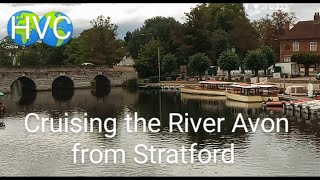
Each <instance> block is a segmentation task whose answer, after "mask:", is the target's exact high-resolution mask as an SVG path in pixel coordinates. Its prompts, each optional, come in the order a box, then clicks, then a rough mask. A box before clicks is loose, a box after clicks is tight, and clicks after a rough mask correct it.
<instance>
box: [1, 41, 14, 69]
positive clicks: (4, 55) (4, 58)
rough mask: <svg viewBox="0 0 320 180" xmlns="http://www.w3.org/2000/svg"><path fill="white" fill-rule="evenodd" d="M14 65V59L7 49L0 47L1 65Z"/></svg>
mask: <svg viewBox="0 0 320 180" xmlns="http://www.w3.org/2000/svg"><path fill="white" fill-rule="evenodd" d="M11 64H12V58H11V57H10V56H9V55H8V52H7V51H6V49H5V48H3V47H2V46H0V65H4V66H10V65H11Z"/></svg>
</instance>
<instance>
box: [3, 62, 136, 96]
mask: <svg viewBox="0 0 320 180" xmlns="http://www.w3.org/2000/svg"><path fill="white" fill-rule="evenodd" d="M133 78H137V73H136V72H135V71H134V69H133V68H132V67H126V66H114V67H113V68H109V67H108V66H5V67H0V91H2V92H7V93H8V92H11V89H12V85H13V84H15V83H19V84H21V85H22V87H24V88H26V87H27V88H28V89H32V90H36V91H43V90H52V88H53V87H55V86H56V87H62V88H74V89H79V88H90V87H92V84H96V85H97V84H99V83H100V84H102V85H104V86H109V87H111V86H121V85H123V84H124V83H125V82H126V81H127V80H129V79H133Z"/></svg>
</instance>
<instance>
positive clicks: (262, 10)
mask: <svg viewBox="0 0 320 180" xmlns="http://www.w3.org/2000/svg"><path fill="white" fill-rule="evenodd" d="M195 5H196V4H192V3H179V4H178V3H177V4H172V3H170V4H169V3H168V4H166V3H162V4H155V3H147V4H143V3H136V4H134V3H132V4H116V3H105V4H77V3H72V4H58V3H54V4H53V3H52V4H44V3H43V4H42V3H41V4H27V3H20V4H17V3H8V4H4V3H0V38H3V37H5V36H7V28H6V27H7V23H8V20H9V18H10V16H11V15H13V14H14V13H16V12H18V11H21V10H29V11H32V12H34V13H36V14H38V15H39V16H40V17H41V16H43V15H44V14H46V13H48V12H50V11H60V12H63V13H65V14H66V15H68V16H69V18H70V19H71V20H72V23H73V26H74V35H76V36H77V35H79V33H80V32H82V31H83V30H84V29H87V28H89V27H90V20H91V19H94V18H95V17H97V16H98V15H104V16H110V18H111V21H112V22H114V23H115V24H117V25H118V37H119V38H123V37H124V36H125V34H126V32H127V31H133V30H135V29H137V28H139V27H141V26H142V24H143V22H144V20H146V19H148V18H152V17H155V16H164V17H169V16H171V17H174V18H175V19H176V20H178V21H180V22H184V21H185V19H184V17H185V15H184V13H185V12H190V8H192V7H194V6H195ZM244 6H245V8H246V12H247V14H248V18H249V19H250V20H256V19H259V18H261V17H264V16H265V15H266V14H271V13H272V12H273V11H275V10H276V9H279V8H280V9H282V10H283V11H287V12H295V13H296V16H297V18H298V20H311V19H313V15H314V12H316V11H317V12H319V11H320V4H309V3H304V4H299V3H297V4H272V3H269V4H266V3H261V4H254V3H253V4H244Z"/></svg>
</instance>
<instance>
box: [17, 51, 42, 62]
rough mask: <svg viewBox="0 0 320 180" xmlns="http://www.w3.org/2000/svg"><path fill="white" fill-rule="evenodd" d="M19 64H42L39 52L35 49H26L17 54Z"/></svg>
mask: <svg viewBox="0 0 320 180" xmlns="http://www.w3.org/2000/svg"><path fill="white" fill-rule="evenodd" d="M17 61H18V62H20V64H21V65H33V66H40V65H42V64H43V62H42V61H41V56H40V54H39V53H38V52H37V51H36V50H35V49H27V50H25V51H23V52H22V53H21V54H19V55H18V56H17Z"/></svg>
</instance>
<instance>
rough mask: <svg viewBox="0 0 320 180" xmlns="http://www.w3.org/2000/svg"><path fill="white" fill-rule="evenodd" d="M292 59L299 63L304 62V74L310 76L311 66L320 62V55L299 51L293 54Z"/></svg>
mask: <svg viewBox="0 0 320 180" xmlns="http://www.w3.org/2000/svg"><path fill="white" fill-rule="evenodd" d="M291 60H292V61H293V62H297V63H298V64H303V65H304V68H305V74H304V76H309V68H310V66H311V65H313V64H317V62H319V55H316V54H312V53H299V54H294V55H292V56H291Z"/></svg>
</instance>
